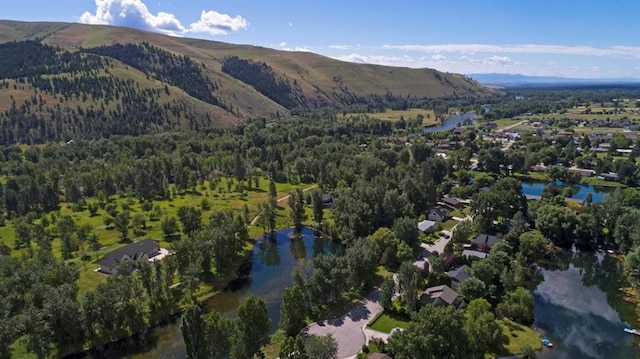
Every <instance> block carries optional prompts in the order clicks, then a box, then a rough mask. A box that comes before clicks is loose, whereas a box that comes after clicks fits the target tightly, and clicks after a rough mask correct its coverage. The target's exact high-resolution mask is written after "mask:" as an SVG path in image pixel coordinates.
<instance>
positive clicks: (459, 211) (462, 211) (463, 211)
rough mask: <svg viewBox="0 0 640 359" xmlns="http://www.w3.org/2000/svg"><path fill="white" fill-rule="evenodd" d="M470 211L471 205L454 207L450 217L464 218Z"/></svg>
mask: <svg viewBox="0 0 640 359" xmlns="http://www.w3.org/2000/svg"><path fill="white" fill-rule="evenodd" d="M469 213H471V206H464V207H461V208H456V209H454V210H453V211H452V212H451V216H452V217H459V218H464V217H466V216H468V215H469Z"/></svg>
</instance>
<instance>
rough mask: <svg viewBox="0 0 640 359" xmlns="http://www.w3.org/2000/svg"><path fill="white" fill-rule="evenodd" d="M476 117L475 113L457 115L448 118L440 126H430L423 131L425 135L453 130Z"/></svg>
mask: <svg viewBox="0 0 640 359" xmlns="http://www.w3.org/2000/svg"><path fill="white" fill-rule="evenodd" d="M475 116H476V113H475V112H468V113H463V114H455V115H452V116H449V117H447V118H446V119H445V120H444V122H443V123H442V124H440V125H435V126H429V127H425V128H423V129H422V132H423V133H432V132H440V131H447V130H453V129H454V128H456V127H458V126H462V125H463V123H464V122H465V121H466V120H472V119H473V118H474V117H475Z"/></svg>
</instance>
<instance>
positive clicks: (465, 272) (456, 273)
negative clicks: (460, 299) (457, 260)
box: [447, 264, 473, 283]
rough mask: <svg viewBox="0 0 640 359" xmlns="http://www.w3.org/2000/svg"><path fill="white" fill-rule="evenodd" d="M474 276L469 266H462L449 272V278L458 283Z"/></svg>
mask: <svg viewBox="0 0 640 359" xmlns="http://www.w3.org/2000/svg"><path fill="white" fill-rule="evenodd" d="M472 275H473V270H472V269H471V267H469V266H468V265H466V264H465V265H462V266H460V267H458V268H456V269H454V270H450V271H448V272H447V276H449V278H451V279H453V280H455V281H456V282H458V283H462V282H464V281H465V280H466V279H467V278H469V277H471V276H472Z"/></svg>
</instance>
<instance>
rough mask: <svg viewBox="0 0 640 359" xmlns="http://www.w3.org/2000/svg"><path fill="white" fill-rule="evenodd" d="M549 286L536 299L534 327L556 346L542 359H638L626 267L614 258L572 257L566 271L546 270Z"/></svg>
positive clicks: (564, 260) (566, 259) (564, 262)
mask: <svg viewBox="0 0 640 359" xmlns="http://www.w3.org/2000/svg"><path fill="white" fill-rule="evenodd" d="M542 274H543V276H544V281H543V282H542V283H541V284H539V285H538V287H537V288H536V290H535V291H534V293H533V296H534V300H535V304H536V306H535V322H534V327H536V328H539V329H540V330H542V331H543V332H544V333H545V335H546V336H547V337H548V338H549V339H550V340H551V342H552V343H553V344H554V347H553V348H545V349H543V350H542V352H540V353H539V354H538V358H543V359H547V358H549V359H550V358H560V359H573V358H593V359H598V358H602V359H608V358H637V357H638V356H639V355H640V350H638V347H637V345H636V338H637V337H636V336H633V335H631V334H627V333H624V332H623V329H624V327H625V326H627V325H630V326H632V327H637V325H638V321H637V317H636V314H635V305H634V304H632V303H630V302H628V301H625V300H624V293H623V292H622V291H621V289H622V288H625V287H628V286H629V285H630V284H629V283H628V282H627V280H626V277H625V276H624V274H623V271H622V263H620V262H619V261H618V260H617V259H615V258H614V257H612V256H609V255H606V254H602V253H594V252H581V253H572V252H567V253H564V254H563V255H562V256H561V259H560V268H559V269H555V270H551V269H543V270H542Z"/></svg>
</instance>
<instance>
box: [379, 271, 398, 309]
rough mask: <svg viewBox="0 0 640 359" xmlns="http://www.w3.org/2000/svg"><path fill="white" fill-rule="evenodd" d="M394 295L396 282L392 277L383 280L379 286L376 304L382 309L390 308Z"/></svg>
mask: <svg viewBox="0 0 640 359" xmlns="http://www.w3.org/2000/svg"><path fill="white" fill-rule="evenodd" d="M395 293H396V282H395V281H394V280H393V277H388V278H385V280H384V281H383V282H382V284H381V285H380V294H379V296H378V302H379V303H380V305H381V306H382V307H383V308H384V309H389V308H391V304H392V300H393V296H394V294H395Z"/></svg>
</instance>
